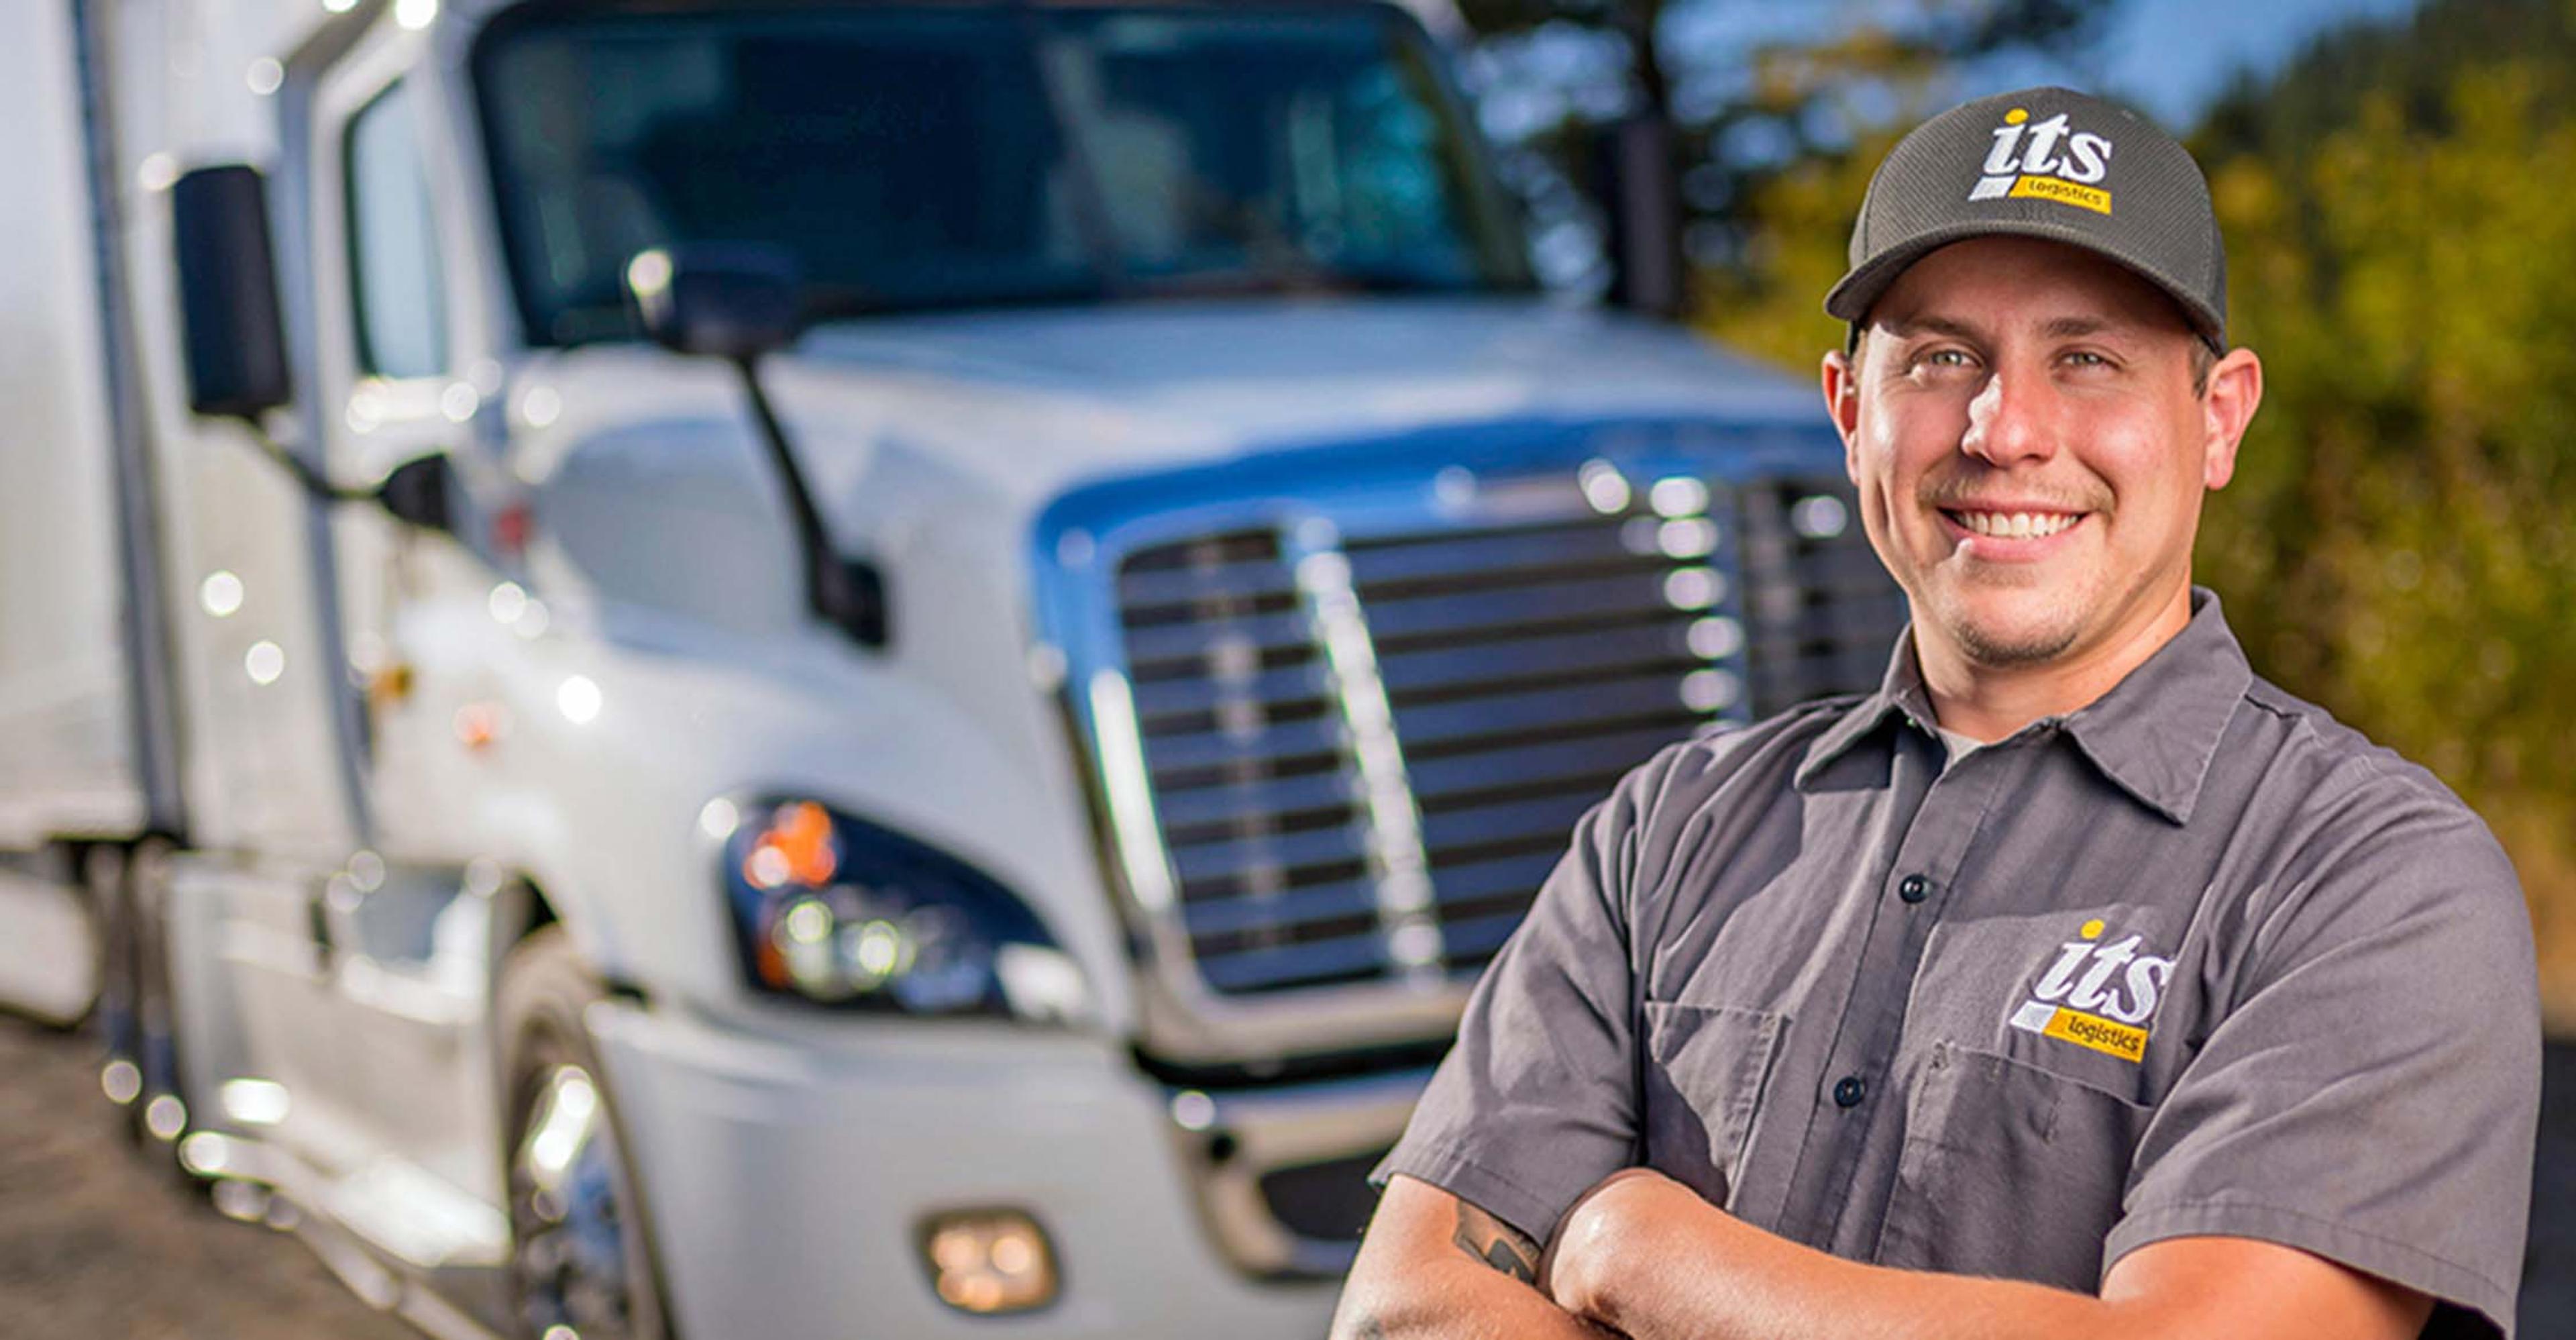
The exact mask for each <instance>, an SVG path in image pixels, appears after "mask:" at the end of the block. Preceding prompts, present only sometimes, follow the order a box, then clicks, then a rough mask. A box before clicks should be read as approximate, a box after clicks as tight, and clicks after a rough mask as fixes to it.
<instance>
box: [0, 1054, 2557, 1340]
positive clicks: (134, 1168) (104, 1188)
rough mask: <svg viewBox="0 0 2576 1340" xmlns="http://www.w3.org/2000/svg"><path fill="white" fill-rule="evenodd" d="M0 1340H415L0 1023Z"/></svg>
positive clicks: (2536, 1291) (2550, 1125)
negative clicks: (181, 1169) (239, 1211)
mask: <svg viewBox="0 0 2576 1340" xmlns="http://www.w3.org/2000/svg"><path fill="white" fill-rule="evenodd" d="M0 1076H6V1077H7V1078H6V1079H5V1081H0V1333H6V1334H8V1335H11V1336H20V1335H23V1336H29V1337H48V1338H50V1337H56V1336H62V1337H73V1336H78V1337H85V1338H95V1340H417V1337H416V1335H415V1333H414V1332H413V1331H411V1330H410V1328H408V1327H406V1326H404V1325H403V1324H401V1323H400V1322H397V1321H394V1320H393V1319H391V1318H390V1317H387V1316H385V1315H383V1314H381V1313H377V1312H374V1311H371V1310H369V1309H368V1308H367V1306H366V1305H365V1304H363V1303H361V1302H359V1301H358V1300H357V1298H356V1296H355V1295H353V1294H351V1293H349V1292H348V1291H347V1290H346V1289H344V1288H342V1287H341V1286H340V1283H339V1281H338V1280H337V1279H335V1278H333V1277H332V1275H331V1273H330V1272H329V1271H327V1270H324V1269H323V1268H322V1263H321V1261H320V1260H319V1259H318V1258H316V1257H315V1256H314V1255H313V1254H312V1253H311V1252H310V1251H307V1250H306V1249H305V1247H304V1244H303V1243H301V1242H299V1241H297V1240H296V1239H295V1238H293V1237H292V1236H290V1235H287V1234H284V1233H278V1232H274V1231H272V1230H270V1229H267V1228H263V1227H259V1226H256V1225H249V1224H240V1223H234V1222H232V1221H230V1220H227V1219H224V1218H222V1217H221V1216H219V1215H217V1214H215V1213H214V1212H213V1211H212V1210H211V1209H209V1208H207V1207H206V1206H205V1204H204V1203H203V1202H202V1201H200V1200H199V1199H197V1198H196V1197H195V1196H193V1195H192V1194H191V1193H189V1192H187V1191H185V1190H182V1189H181V1188H180V1187H179V1186H178V1185H177V1183H176V1182H175V1181H174V1180H172V1179H168V1178H161V1177H156V1176H154V1175H153V1174H152V1172H151V1171H150V1170H148V1169H147V1168H146V1167H145V1166H143V1165H142V1164H141V1163H139V1162H138V1161H137V1160H136V1159H135V1158H134V1157H133V1156H132V1155H131V1153H130V1152H129V1151H128V1150H127V1149H126V1148H125V1146H124V1145H123V1144H122V1143H120V1141H119V1140H118V1138H117V1136H116V1135H115V1133H114V1130H113V1128H112V1126H111V1125H110V1122H109V1116H108V1107H107V1102H106V1100H105V1099H103V1098H101V1097H100V1096H99V1093H98V1088H97V1081H96V1078H95V1074H94V1072H93V1071H92V1070H91V1068H90V1044H89V1042H88V1040H87V1039H86V1038H83V1037H79V1036H76V1035H71V1034H64V1033H55V1032H50V1031H47V1030H45V1029H41V1028H38V1027H36V1026H35V1025H32V1024H28V1023H25V1022H22V1021H20V1020H17V1019H14V1018H9V1017H6V1016H0ZM2545 1083H2546V1086H2547V1087H2546V1097H2545V1100H2544V1116H2543V1120H2542V1130H2541V1144H2540V1176H2539V1184H2538V1186H2537V1188H2536V1194H2535V1196H2534V1204H2535V1207H2536V1213H2535V1214H2534V1216H2533V1224H2532V1238H2531V1246H2532V1249H2531V1258H2530V1261H2529V1262H2528V1264H2527V1266H2526V1269H2525V1273H2524V1284H2523V1309H2522V1335H2523V1337H2524V1340H2565V1338H2566V1337H2576V1044H2567V1045H2561V1046H2557V1047H2553V1048H2551V1049H2550V1053H2549V1058H2548V1069H2547V1074H2546V1080H2545Z"/></svg>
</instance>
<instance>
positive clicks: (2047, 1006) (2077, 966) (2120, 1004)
mask: <svg viewBox="0 0 2576 1340" xmlns="http://www.w3.org/2000/svg"><path fill="white" fill-rule="evenodd" d="M2102 931H2103V925H2102V921H2101V919H2100V918H2098V917H2097V918H2095V919H2093V920H2091V921H2088V922H2085V923H2084V929H2083V930H2082V931H2081V932H2079V933H2078V936H2077V938H2075V939H2073V940H2069V941H2067V942H2066V943H2065V944H2062V945H2059V946H2058V947H2057V961H2056V962H2055V963H2052V964H2050V965H2049V967H2048V971H2047V972H2045V973H2043V974H2041V975H2040V979H2039V984H2038V985H2037V986H2034V987H2032V988H2031V989H2030V996H2031V998H2030V999H2029V1000H2027V1001H2024V1002H2022V1006H2021V1008H2020V1009H2017V1010H2014V1011H2013V1014H2012V1026H2013V1027H2015V1028H2018V1029H2021V1030H2022V1031H2024V1032H2026V1033H2037V1034H2039V1035H2040V1036H2042V1037H2050V1038H2056V1039H2058V1040H2059V1041H2061V1042H2072V1043H2074V1044H2075V1045H2076V1046H2078V1047H2090V1048H2092V1049H2093V1050H2095V1051H2097V1052H2101V1053H2103V1054H2104V1055H2106V1056H2116V1057H2119V1058H2120V1059H2121V1060H2123V1061H2138V1060H2143V1059H2145V1057H2146V1054H2147V1028H2148V1025H2149V1024H2150V1023H2151V1022H2152V1021H2153V1020H2154V1019H2155V1017H2156V1006H2158V1005H2159V1004H2162V1003H2163V1000H2164V990H2165V985H2166V983H2168V982H2171V981H2172V980H2173V969H2174V961H2173V960H2172V959H2169V958H2158V957H2156V956H2155V955H2153V954H2141V953H2139V952H2138V942H2139V941H2140V940H2141V939H2143V938H2144V937H2142V936H2136V935H2132V936H2129V937H2128V938H2126V939H2123V940H2115V941H2113V942H2112V943H2110V944H2103V943H2102Z"/></svg>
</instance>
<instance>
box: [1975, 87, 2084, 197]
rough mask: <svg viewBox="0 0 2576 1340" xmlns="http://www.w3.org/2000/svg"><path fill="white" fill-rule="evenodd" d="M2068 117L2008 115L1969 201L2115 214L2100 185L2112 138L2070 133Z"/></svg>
mask: <svg viewBox="0 0 2576 1340" xmlns="http://www.w3.org/2000/svg"><path fill="white" fill-rule="evenodd" d="M2070 129H2071V127H2069V126H2068V124H2067V120H2066V113H2064V112H2059V113H2058V114H2057V115H2055V116H2052V117H2050V118H2048V119H2047V120H2045V121H2041V122H2038V123H2036V124H2033V123H2032V122H2031V119H2030V112H2029V110H2028V109H2026V108H2021V107H2015V108H2013V109H2012V110H2011V111H2008V112H2005V113H2004V123H2003V124H2002V125H2000V126H1997V127H1995V131H1994V136H1995V143H1994V147H1993V148H1992V149H1989V150H1987V151H1986V162H1985V166H1984V167H1983V169H1982V171H1983V173H1984V175H1983V176H1980V177H1979V178H1977V184H1976V186H1975V187H1974V188H1973V189H1971V190H1970V191H1969V192H1968V198H1969V199H1970V200H2002V199H2007V198H2010V199H2032V200H2054V201H2056V202H2057V203H2059V204H2061V205H2073V206H2074V207H2076V208H2077V209H2089V210H2092V211H2093V212H2094V213H2096V214H2108V213H2110V212H2111V193H2110V192H2109V191H2108V190H2105V189H2104V188H2103V187H2101V186H2100V185H2098V184H2097V183H2099V182H2100V181H2101V180H2102V176H2103V174H2104V172H2105V171H2106V170H2108V168H2109V166H2110V162H2111V139H2110V137H2109V136H2107V135H2096V134H2094V133H2093V132H2091V131H2074V132H2073V133H2071V134H2070V133H2069V131H2070Z"/></svg>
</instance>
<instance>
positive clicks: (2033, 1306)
mask: <svg viewBox="0 0 2576 1340" xmlns="http://www.w3.org/2000/svg"><path fill="white" fill-rule="evenodd" d="M1541 1278H1542V1279H1543V1281H1544V1282H1545V1284H1546V1285H1547V1288H1548V1292H1549V1295H1550V1296H1551V1297H1553V1298H1555V1299H1556V1300H1557V1302H1558V1303H1559V1304H1561V1305H1563V1306H1564V1307H1565V1308H1566V1309H1567V1310H1568V1311H1570V1312H1573V1313H1576V1314H1578V1315H1580V1316H1582V1317H1585V1318H1586V1319H1588V1320H1590V1321H1593V1322H1595V1323H1597V1324H1600V1325H1603V1326H1607V1327H1613V1328H1616V1329H1617V1330H1618V1331H1619V1332H1621V1333H1623V1334H1626V1335H1628V1336H1631V1337H1633V1340H1662V1338H1663V1337H1676V1338H1678V1337H1684V1336H1688V1337H1693V1338H1694V1340H1708V1338H1709V1337H1722V1338H1723V1340H1809V1338H1810V1337H1815V1336H1829V1335H1867V1336H1872V1337H1883V1338H1884V1340H1953V1337H1955V1338H1956V1340H2018V1338H2019V1337H2024V1336H2028V1337H2032V1340H2041V1338H2042V1337H2046V1340H2063V1337H2065V1336H2068V1335H2083V1336H2086V1337H2087V1338H2088V1340H2166V1338H2167V1337H2172V1338H2173V1340H2181V1338H2183V1337H2190V1338H2191V1340H2258V1338H2260V1337H2300V1338H2301V1340H2304V1337H2307V1336H2312V1335H2331V1336H2336V1337H2343V1338H2348V1340H2409V1337H2412V1336H2414V1335H2416V1334H2417V1333H2418V1332H2420V1331H2421V1330H2422V1329H2423V1327H2424V1321H2425V1319H2426V1318H2427V1317H2428V1316H2430V1315H2431V1313H2432V1307H2433V1305H2432V1301H2431V1300H2430V1299H2427V1298H2426V1297H2424V1296H2423V1295H2422V1294H2418V1293H2415V1292H2413V1291H2412V1290H2408V1289H2404V1288H2401V1287H2399V1286H2397V1285H2394V1284H2390V1283H2388V1282H2386V1281H2384V1280H2380V1279H2377V1278H2375V1277H2372V1276H2369V1275H2364V1274H2361V1273H2359V1272H2357V1271H2353V1270H2349V1269H2346V1268H2345V1267H2343V1266H2339V1265H2336V1264H2335V1263H2333V1262H2331V1261H2327V1260H2325V1259H2323V1258H2322V1257H2317V1256H2312V1255H2309V1254H2308V1253H2306V1252H2302V1251H2298V1250H2295V1249H2293V1248H2289V1247H2282V1246H2278V1245H2276V1244H2273V1243H2268V1242H2257V1241H2252V1240H2249V1239H2245V1238H2217V1237H2207V1238H2174V1239H2169V1240H2167V1241H2164V1242H2158V1243H2153V1244H2151V1245H2149V1246H2145V1247H2141V1248H2139V1249H2138V1250H2136V1251H2134V1252H2131V1253H2129V1254H2128V1255H2127V1256H2125V1257H2122V1258H2121V1259H2120V1261H2119V1263H2118V1264H2117V1265H2115V1266H2113V1267H2112V1269H2111V1273H2110V1276H2109V1278H2108V1279H2106V1280H2105V1281H2104V1282H2103V1286H2102V1296H2101V1297H2099V1298H2088V1297H2085V1296H2084V1295H2082V1294H2076V1293H2069V1292H2066V1291H2064V1290H2061V1289H2050V1288H2045V1287H2042V1286H2040V1285H2035V1284H2023V1283H2017V1282H2014V1281H2009V1280H1991V1279H1971V1278H1967V1277H1963V1276H1957V1275H1935V1274H1928V1273H1924V1272H1920V1271H1903V1270H1890V1269H1887V1268H1885V1267H1881V1266H1869V1265H1861V1264H1858V1263H1855V1262H1851V1261H1844V1260H1840V1259H1838V1258H1835V1257H1832V1256H1828V1255H1826V1254H1825V1253H1823V1252H1819V1251H1815V1250H1812V1249H1810V1248H1806V1247H1801V1246H1799V1245H1797V1244H1796V1243H1792V1242H1789V1241H1787V1240H1785V1239H1782V1238H1779V1237H1775V1236H1773V1235H1771V1234H1769V1233H1765V1232H1763V1231H1762V1230H1760V1229H1757V1228H1754V1227H1752V1226H1751V1225H1749V1224H1746V1223H1744V1222H1742V1221H1741V1220H1738V1219H1736V1218H1735V1217H1733V1216H1732V1215H1729V1214H1727V1213H1726V1212H1725V1211H1723V1210H1720V1209H1718V1208H1717V1207H1715V1206H1713V1205H1710V1204H1709V1203H1707V1202H1706V1201H1703V1200H1701V1199H1700V1198H1699V1197H1698V1196H1697V1195H1695V1194H1693V1193H1692V1192H1691V1191H1690V1190H1689V1189H1688V1188H1687V1187H1684V1186H1682V1185H1681V1184H1680V1183H1677V1182H1675V1181H1673V1180H1671V1179H1670V1178H1667V1177H1665V1176H1663V1175H1662V1174H1660V1173H1656V1172H1651V1171H1648V1170H1646V1169H1642V1168H1631V1169H1628V1170H1626V1171H1624V1172H1620V1173H1617V1174H1614V1175H1612V1176H1611V1177H1609V1178H1607V1179H1605V1180H1604V1181H1603V1182H1602V1183H1601V1184H1600V1185H1599V1186H1597V1187H1594V1188H1593V1189H1592V1190H1591V1191H1590V1192H1588V1193H1586V1194H1585V1196H1584V1198H1583V1199H1582V1200H1581V1201H1579V1202H1577V1203H1576V1205H1575V1208H1574V1209H1573V1210H1572V1211H1571V1212H1569V1213H1568V1214H1567V1215H1566V1218H1565V1222H1564V1223H1563V1224H1562V1225H1561V1226H1560V1227H1559V1228H1558V1231H1557V1236H1556V1242H1555V1244H1554V1245H1553V1246H1552V1247H1551V1248H1550V1249H1549V1256H1548V1260H1547V1262H1546V1270H1545V1273H1544V1274H1543V1275H1542V1277H1541Z"/></svg>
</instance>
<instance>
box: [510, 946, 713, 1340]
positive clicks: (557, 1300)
mask: <svg viewBox="0 0 2576 1340" xmlns="http://www.w3.org/2000/svg"><path fill="white" fill-rule="evenodd" d="M496 994H497V999H496V1002H495V1006H494V1022H495V1023H496V1024H497V1026H498V1028H499V1036H500V1038H501V1039H502V1046H503V1048H504V1051H503V1060H502V1075H503V1079H504V1088H503V1090H502V1092H503V1094H504V1095H505V1099H506V1101H507V1102H508V1104H509V1106H508V1107H507V1108H506V1109H505V1111H504V1116H505V1118H506V1125H505V1126H504V1127H503V1129H504V1130H505V1131H507V1132H508V1137H509V1142H508V1144H507V1145H506V1146H504V1149H505V1155H506V1157H507V1158H508V1160H509V1164H508V1167H507V1169H506V1172H507V1180H508V1186H509V1196H510V1237H511V1249H510V1287H511V1293H512V1301H513V1303H514V1304H515V1310H516V1313H517V1316H518V1321H519V1326H520V1330H521V1331H522V1333H524V1334H525V1335H527V1336H528V1337H530V1338H531V1340H541V1338H542V1337H549V1336H560V1335H563V1334H566V1333H570V1334H575V1335H579V1336H581V1337H582V1340H671V1329H670V1325H669V1323H668V1321H667V1316H668V1314H667V1312H666V1310H665V1309H664V1307H663V1305H662V1290H661V1272H660V1270H659V1269H658V1268H657V1266H656V1262H655V1258H654V1254H653V1248H652V1242H651V1239H650V1235H649V1232H648V1227H647V1224H646V1221H645V1218H644V1214H643V1200H642V1198H641V1195H640V1186H639V1183H638V1182H637V1180H636V1177H635V1171H634V1168H633V1167H632V1166H631V1165H630V1164H629V1163H628V1161H627V1159H626V1155H625V1145H624V1142H623V1141H622V1140H621V1139H620V1138H619V1127H618V1120H617V1112H616V1107H615V1103H614V1101H613V1099H612V1096H611V1095H610V1093H609V1091H608V1085H607V1082H606V1080H605V1079H604V1077H603V1074H602V1071H601V1069H600V1066H599V1056H598V1052H597V1050H596V1049H595V1048H594V1047H593V1046H592V1044H591V1040H590V1030H589V1029H588V1028H587V1027H586V1026H585V1025H584V1023H583V1018H582V1016H583V1013H584V1012H585V1011H586V1010H587V1009H588V1008H589V1007H590V1006H591V1005H592V1004H594V1003H596V1002H598V1001H599V1000H601V999H602V998H603V996H604V994H605V993H604V992H603V991H602V990H601V989H600V986H599V981H598V979H597V978H596V977H594V976H592V975H591V972H590V970H589V969H588V968H587V967H586V966H584V965H583V963H582V962H581V958H580V956H579V954H578V953H577V952H576V951H575V950H574V948H573V944H572V941H571V939H570V937H568V936H566V935H565V934H564V931H563V928H562V927H561V926H546V927H542V928H540V929H539V930H537V931H536V932H535V933H533V934H531V935H530V936H528V938H527V939H525V940H522V941H520V943H519V945H518V947H517V948H515V949H512V950H511V951H510V954H509V957H508V958H507V959H506V960H504V962H503V963H502V965H501V982H500V987H499V990H498V992H497V993H496ZM557 1328H562V1329H557Z"/></svg>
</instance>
